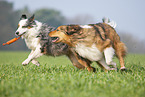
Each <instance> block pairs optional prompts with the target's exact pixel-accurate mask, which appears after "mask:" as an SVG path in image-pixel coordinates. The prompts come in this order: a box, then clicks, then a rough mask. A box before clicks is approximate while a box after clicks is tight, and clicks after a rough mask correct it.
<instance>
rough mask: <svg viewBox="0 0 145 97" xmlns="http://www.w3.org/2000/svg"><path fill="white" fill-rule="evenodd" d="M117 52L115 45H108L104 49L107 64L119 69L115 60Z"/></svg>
mask: <svg viewBox="0 0 145 97" xmlns="http://www.w3.org/2000/svg"><path fill="white" fill-rule="evenodd" d="M114 54H115V50H114V49H113V47H107V48H105V49H104V56H105V60H106V63H107V65H112V66H113V67H114V68H116V69H117V66H116V63H115V62H113V60H112V59H113V56H114Z"/></svg>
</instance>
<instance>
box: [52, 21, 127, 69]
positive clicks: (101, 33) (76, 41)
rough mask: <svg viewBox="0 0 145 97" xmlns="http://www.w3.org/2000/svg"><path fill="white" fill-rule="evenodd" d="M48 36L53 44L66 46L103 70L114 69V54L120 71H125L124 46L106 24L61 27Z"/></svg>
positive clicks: (112, 29) (111, 28)
mask: <svg viewBox="0 0 145 97" xmlns="http://www.w3.org/2000/svg"><path fill="white" fill-rule="evenodd" d="M49 36H50V37H51V38H52V40H53V42H55V43H59V42H63V43H66V44H68V45H69V46H70V47H71V48H72V49H74V50H75V51H76V52H77V53H78V54H79V55H80V56H81V57H83V58H85V59H88V60H89V61H91V62H92V61H96V62H97V63H98V64H99V65H100V66H101V67H103V68H104V69H105V70H115V69H116V63H115V62H113V61H112V58H113V56H114V54H116V56H117V58H118V59H119V61H120V65H121V68H120V69H121V70H125V69H126V68H125V65H124V56H125V55H126V46H125V44H124V43H123V42H121V41H120V37H119V36H118V34H117V33H116V31H115V29H114V28H113V27H111V26H110V25H108V24H106V23H98V24H88V25H63V26H59V27H58V28H57V29H56V30H54V31H51V32H50V33H49ZM105 61H106V62H105ZM108 65H113V66H114V67H115V68H110V67H109V66H108ZM84 66H85V65H84ZM85 67H87V66H85Z"/></svg>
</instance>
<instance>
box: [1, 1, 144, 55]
mask: <svg viewBox="0 0 145 97" xmlns="http://www.w3.org/2000/svg"><path fill="white" fill-rule="evenodd" d="M22 14H26V15H27V16H28V17H30V16H31V15H32V14H35V19H36V20H38V21H40V22H43V23H47V24H48V25H51V26H54V27H58V26H60V25H63V24H87V23H89V22H92V21H93V18H92V17H91V16H90V15H77V16H76V17H74V18H72V19H68V18H66V17H64V16H63V15H62V14H61V12H60V11H57V10H54V9H39V10H35V11H34V12H33V13H32V12H30V11H29V8H28V7H25V8H23V9H20V10H14V9H13V3H9V2H7V1H0V50H28V48H27V47H26V45H25V43H24V40H22V39H20V40H19V41H17V42H15V43H13V44H11V45H8V46H2V43H3V42H6V41H8V40H10V39H12V38H14V37H15V31H16V29H17V25H18V22H19V20H20V17H21V15H22ZM117 32H119V31H117ZM119 35H120V36H121V40H122V41H123V42H124V43H125V44H126V45H127V47H128V52H130V53H145V44H144V42H143V41H140V40H139V39H136V38H135V37H134V36H131V35H130V34H127V33H119Z"/></svg>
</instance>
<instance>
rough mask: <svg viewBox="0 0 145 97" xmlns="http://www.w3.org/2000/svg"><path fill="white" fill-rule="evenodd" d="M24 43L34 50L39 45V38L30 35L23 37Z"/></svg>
mask: <svg viewBox="0 0 145 97" xmlns="http://www.w3.org/2000/svg"><path fill="white" fill-rule="evenodd" d="M25 42H26V45H27V47H28V48H29V49H32V50H35V49H36V47H37V46H38V45H40V39H39V38H35V37H31V38H27V39H25Z"/></svg>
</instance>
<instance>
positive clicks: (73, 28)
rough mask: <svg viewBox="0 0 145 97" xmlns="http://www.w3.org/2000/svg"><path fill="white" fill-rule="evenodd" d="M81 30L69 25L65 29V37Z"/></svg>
mask: <svg viewBox="0 0 145 97" xmlns="http://www.w3.org/2000/svg"><path fill="white" fill-rule="evenodd" d="M80 29H81V27H80V26H78V25H69V26H67V27H66V34H67V35H73V34H74V33H77V32H78V31H79V30H80Z"/></svg>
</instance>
